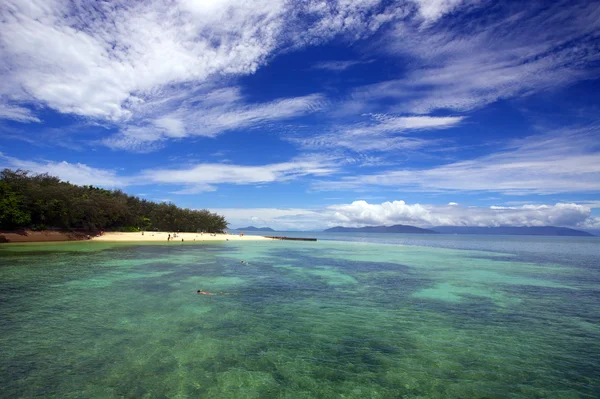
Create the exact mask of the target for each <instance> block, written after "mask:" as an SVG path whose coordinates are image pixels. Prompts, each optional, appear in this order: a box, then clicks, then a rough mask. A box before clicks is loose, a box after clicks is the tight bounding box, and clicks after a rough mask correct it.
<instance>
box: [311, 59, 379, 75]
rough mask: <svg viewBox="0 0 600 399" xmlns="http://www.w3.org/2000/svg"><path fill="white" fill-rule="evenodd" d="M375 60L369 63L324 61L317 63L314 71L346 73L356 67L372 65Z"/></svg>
mask: <svg viewBox="0 0 600 399" xmlns="http://www.w3.org/2000/svg"><path fill="white" fill-rule="evenodd" d="M371 62H373V60H369V61H360V60H358V61H355V60H346V61H323V62H319V63H316V64H315V65H313V69H325V70H328V71H335V72H340V71H345V70H346V69H348V68H352V67H353V66H355V65H361V64H367V63H371Z"/></svg>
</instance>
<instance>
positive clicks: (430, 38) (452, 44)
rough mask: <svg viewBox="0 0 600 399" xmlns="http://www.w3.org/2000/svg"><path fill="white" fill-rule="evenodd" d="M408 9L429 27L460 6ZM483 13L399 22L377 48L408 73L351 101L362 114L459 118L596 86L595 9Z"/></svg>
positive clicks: (557, 5)
mask: <svg viewBox="0 0 600 399" xmlns="http://www.w3.org/2000/svg"><path fill="white" fill-rule="evenodd" d="M415 1H417V3H419V4H420V12H421V14H422V15H423V17H424V18H425V19H426V20H427V21H429V22H431V21H434V20H436V19H437V18H439V17H440V16H441V15H443V14H444V13H446V12H448V11H451V10H454V9H455V7H458V6H460V5H461V4H463V3H465V2H461V1H449V0H435V1H424V0H423V1H421V0H415ZM465 4H466V3H465ZM486 6H487V8H485V9H484V10H483V11H482V12H481V13H479V15H480V16H478V15H476V14H474V13H465V12H464V9H461V13H458V12H457V13H454V14H453V20H452V21H453V22H452V23H451V24H450V23H448V24H430V23H428V24H426V26H423V25H420V24H415V23H414V22H413V21H410V20H408V21H407V20H403V21H401V22H398V23H397V24H396V26H395V28H394V29H393V30H391V31H390V33H389V34H388V35H387V36H386V37H385V39H383V40H382V44H381V45H382V47H383V48H385V49H386V51H387V52H388V53H390V54H392V55H399V56H402V57H405V56H409V57H411V58H412V59H413V61H412V63H411V67H410V68H409V70H408V72H407V73H406V75H405V76H403V77H401V78H399V79H394V80H389V81H386V82H380V83H376V84H373V85H370V86H366V87H363V88H359V89H357V90H356V91H355V93H354V95H353V97H352V99H351V100H350V101H351V102H353V103H359V104H361V103H362V106H363V108H365V107H367V105H366V104H368V103H369V102H374V103H377V102H382V101H389V100H392V101H393V103H394V104H395V105H394V106H393V107H391V109H392V110H394V111H396V112H411V113H428V112H431V111H433V110H436V109H450V110H454V111H466V110H470V109H475V108H479V107H482V106H484V105H486V104H489V103H492V102H495V101H497V100H499V99H507V98H513V97H519V96H526V95H529V94H532V93H536V92H540V91H544V90H551V89H556V88H560V87H564V86H566V85H569V84H571V83H573V82H576V81H579V80H584V79H590V78H592V79H593V78H595V76H596V75H595V71H596V69H595V68H594V65H595V64H596V63H597V62H598V61H600V52H599V51H598V44H597V37H598V34H600V22H599V21H600V6H599V5H598V4H597V3H595V2H589V3H588V4H575V3H572V2H568V1H558V2H553V3H552V4H548V5H547V4H545V3H544V5H543V6H542V4H541V3H539V2H528V3H521V4H520V6H519V8H518V9H513V8H511V7H509V6H502V5H497V4H494V3H487V4H486ZM354 106H355V107H356V104H355V105H354Z"/></svg>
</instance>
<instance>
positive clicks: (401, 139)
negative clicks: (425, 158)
mask: <svg viewBox="0 0 600 399" xmlns="http://www.w3.org/2000/svg"><path fill="white" fill-rule="evenodd" d="M371 118H372V119H371V120H370V121H369V122H367V123H356V124H353V125H346V126H340V127H336V128H335V129H334V130H333V131H331V132H327V133H322V134H317V135H315V136H309V137H307V136H304V137H302V138H296V137H291V138H289V140H290V141H293V142H295V143H297V144H300V145H301V146H303V147H304V148H310V149H315V148H336V147H337V148H345V149H350V150H353V151H361V152H362V151H380V152H387V151H391V150H398V149H403V150H415V149H419V148H422V147H425V146H427V145H433V144H435V143H436V142H437V140H432V139H422V138H415V137H405V136H399V135H403V134H406V133H408V132H416V131H420V130H434V129H448V128H451V127H454V126H456V125H458V124H459V123H460V122H461V121H462V120H463V119H464V118H463V117H457V116H449V117H433V116H424V115H416V116H391V115H384V114H373V115H371Z"/></svg>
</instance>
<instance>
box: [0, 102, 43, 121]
mask: <svg viewBox="0 0 600 399" xmlns="http://www.w3.org/2000/svg"><path fill="white" fill-rule="evenodd" d="M1 119H9V120H13V121H17V122H40V120H39V118H38V117H36V116H35V115H33V113H32V112H31V110H29V109H28V108H24V107H19V106H14V105H9V104H2V103H0V120H1Z"/></svg>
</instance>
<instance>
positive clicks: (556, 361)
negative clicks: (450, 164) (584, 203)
mask: <svg viewBox="0 0 600 399" xmlns="http://www.w3.org/2000/svg"><path fill="white" fill-rule="evenodd" d="M305 235H306V233H305ZM329 237H330V238H338V239H339V238H340V237H338V236H333V235H332V236H329ZM353 237H354V238H352V237H351V238H347V237H346V238H344V239H346V240H350V239H351V240H353V241H354V242H349V241H348V242H338V241H318V242H316V243H310V242H309V243H305V242H286V241H268V242H244V243H235V242H226V243H212V244H185V245H182V244H179V243H177V244H175V245H172V244H170V245H132V246H128V245H114V244H99V243H68V244H55V245H50V244H42V245H8V246H7V245H5V246H2V247H0V354H1V355H0V397H2V398H16V397H19V398H20V397H60V398H76V397H77V398H82V397H85V398H95V397H98V398H113V397H132V398H141V397H147V398H164V397H169V398H186V397H205V398H271V397H272V398H313V397H318V398H337V397H344V398H365V397H367V398H398V397H406V398H597V397H600V240H598V239H579V238H578V239H575V238H553V237H552V238H545V237H542V238H537V237H525V238H524V237H518V238H515V237H510V238H507V237H493V238H490V237H472V236H471V237H467V238H465V237H464V236H463V237H460V238H456V236H445V237H454V239H451V238H450V239H446V241H445V242H444V239H440V236H436V237H433V238H427V237H412V236H400V235H387V236H386V237H384V238H377V237H375V236H371V238H366V239H358V238H356V237H357V236H353ZM320 238H323V237H322V236H321V237H320ZM357 241H383V242H388V243H389V242H392V243H395V244H397V243H398V242H404V243H406V244H419V245H420V246H413V245H391V244H381V243H375V242H357ZM414 241H417V242H414ZM242 260H243V261H244V263H240V262H241V261H242ZM198 289H203V290H206V291H210V292H213V293H215V294H216V295H212V296H205V295H197V294H196V290H198Z"/></svg>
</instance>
